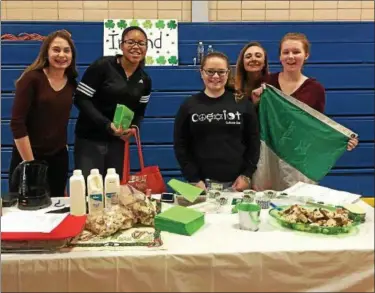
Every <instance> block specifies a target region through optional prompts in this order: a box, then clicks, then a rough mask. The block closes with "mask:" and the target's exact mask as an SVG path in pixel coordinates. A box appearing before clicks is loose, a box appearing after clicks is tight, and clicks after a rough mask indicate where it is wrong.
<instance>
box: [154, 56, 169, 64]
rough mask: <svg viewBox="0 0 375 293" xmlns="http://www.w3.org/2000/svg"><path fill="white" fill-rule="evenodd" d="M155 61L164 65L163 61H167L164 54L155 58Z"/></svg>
mask: <svg viewBox="0 0 375 293" xmlns="http://www.w3.org/2000/svg"><path fill="white" fill-rule="evenodd" d="M156 63H157V64H162V65H164V64H165V63H167V60H165V57H164V56H159V57H158V59H156Z"/></svg>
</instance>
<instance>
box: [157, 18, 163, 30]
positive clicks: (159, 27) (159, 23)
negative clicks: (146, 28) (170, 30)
mask: <svg viewBox="0 0 375 293" xmlns="http://www.w3.org/2000/svg"><path fill="white" fill-rule="evenodd" d="M155 27H156V28H158V29H163V28H165V22H164V20H158V21H157V22H156V24H155Z"/></svg>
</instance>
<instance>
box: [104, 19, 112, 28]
mask: <svg viewBox="0 0 375 293" xmlns="http://www.w3.org/2000/svg"><path fill="white" fill-rule="evenodd" d="M104 26H105V27H106V28H107V29H111V28H114V27H115V23H114V22H113V20H112V19H109V20H107V21H106V23H105V24H104Z"/></svg>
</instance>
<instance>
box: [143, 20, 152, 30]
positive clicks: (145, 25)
mask: <svg viewBox="0 0 375 293" xmlns="http://www.w3.org/2000/svg"><path fill="white" fill-rule="evenodd" d="M143 27H144V28H147V29H150V28H152V22H151V20H145V21H144V22H143Z"/></svg>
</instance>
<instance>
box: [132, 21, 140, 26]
mask: <svg viewBox="0 0 375 293" xmlns="http://www.w3.org/2000/svg"><path fill="white" fill-rule="evenodd" d="M130 26H139V21H138V20H136V19H133V20H132V21H131V22H130Z"/></svg>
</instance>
